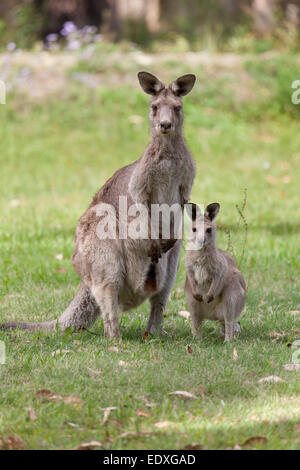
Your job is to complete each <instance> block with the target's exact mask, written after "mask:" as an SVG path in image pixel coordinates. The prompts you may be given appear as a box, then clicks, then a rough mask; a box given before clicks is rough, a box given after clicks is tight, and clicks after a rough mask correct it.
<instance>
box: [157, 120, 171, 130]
mask: <svg viewBox="0 0 300 470" xmlns="http://www.w3.org/2000/svg"><path fill="white" fill-rule="evenodd" d="M171 127H172V123H171V122H170V121H161V122H160V128H161V130H162V131H169V130H170V129H171Z"/></svg>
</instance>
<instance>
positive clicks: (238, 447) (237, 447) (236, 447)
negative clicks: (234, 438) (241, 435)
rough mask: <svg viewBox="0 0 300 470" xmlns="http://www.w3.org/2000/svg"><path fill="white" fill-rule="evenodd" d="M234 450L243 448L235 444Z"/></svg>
mask: <svg viewBox="0 0 300 470" xmlns="http://www.w3.org/2000/svg"><path fill="white" fill-rule="evenodd" d="M233 450H242V448H241V446H240V445H239V444H235V446H234V448H233Z"/></svg>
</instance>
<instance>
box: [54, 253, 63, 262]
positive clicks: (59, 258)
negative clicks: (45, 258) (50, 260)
mask: <svg viewBox="0 0 300 470" xmlns="http://www.w3.org/2000/svg"><path fill="white" fill-rule="evenodd" d="M55 258H56V259H58V260H59V261H61V260H62V259H63V258H64V255H63V254H62V253H58V254H57V255H55Z"/></svg>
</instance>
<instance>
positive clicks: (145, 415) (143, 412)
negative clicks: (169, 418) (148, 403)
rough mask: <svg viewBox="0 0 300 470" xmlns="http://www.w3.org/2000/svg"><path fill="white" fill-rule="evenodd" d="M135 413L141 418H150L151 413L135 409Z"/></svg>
mask: <svg viewBox="0 0 300 470" xmlns="http://www.w3.org/2000/svg"><path fill="white" fill-rule="evenodd" d="M135 414H136V415H137V416H140V417H142V418H151V413H147V411H143V410H135Z"/></svg>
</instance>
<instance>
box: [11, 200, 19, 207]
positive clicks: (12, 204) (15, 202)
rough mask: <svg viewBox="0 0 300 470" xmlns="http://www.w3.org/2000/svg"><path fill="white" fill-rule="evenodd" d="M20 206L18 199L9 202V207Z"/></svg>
mask: <svg viewBox="0 0 300 470" xmlns="http://www.w3.org/2000/svg"><path fill="white" fill-rule="evenodd" d="M20 204H21V203H20V201H19V199H12V200H11V201H10V206H11V207H18V206H19V205H20Z"/></svg>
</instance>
